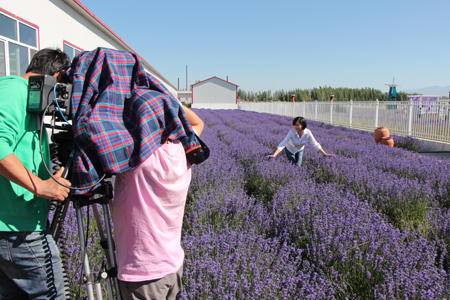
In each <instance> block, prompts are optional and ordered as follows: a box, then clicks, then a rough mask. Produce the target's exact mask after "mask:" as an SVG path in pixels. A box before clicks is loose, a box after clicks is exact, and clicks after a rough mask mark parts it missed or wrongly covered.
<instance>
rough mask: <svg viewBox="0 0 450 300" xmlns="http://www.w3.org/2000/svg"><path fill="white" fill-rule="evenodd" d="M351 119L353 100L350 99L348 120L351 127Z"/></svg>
mask: <svg viewBox="0 0 450 300" xmlns="http://www.w3.org/2000/svg"><path fill="white" fill-rule="evenodd" d="M352 121H353V100H352V99H350V116H349V120H348V123H349V126H350V128H352Z"/></svg>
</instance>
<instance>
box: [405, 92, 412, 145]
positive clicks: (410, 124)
mask: <svg viewBox="0 0 450 300" xmlns="http://www.w3.org/2000/svg"><path fill="white" fill-rule="evenodd" d="M412 121H413V102H412V101H411V100H409V106H408V131H407V133H406V135H407V136H411V135H412Z"/></svg>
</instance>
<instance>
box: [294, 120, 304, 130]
mask: <svg viewBox="0 0 450 300" xmlns="http://www.w3.org/2000/svg"><path fill="white" fill-rule="evenodd" d="M297 122H300V125H302V129H305V128H306V119H305V118H303V117H296V118H295V119H294V120H293V121H292V125H295V124H297Z"/></svg>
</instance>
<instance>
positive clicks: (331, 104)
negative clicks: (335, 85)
mask: <svg viewBox="0 0 450 300" xmlns="http://www.w3.org/2000/svg"><path fill="white" fill-rule="evenodd" d="M330 124H333V101H330Z"/></svg>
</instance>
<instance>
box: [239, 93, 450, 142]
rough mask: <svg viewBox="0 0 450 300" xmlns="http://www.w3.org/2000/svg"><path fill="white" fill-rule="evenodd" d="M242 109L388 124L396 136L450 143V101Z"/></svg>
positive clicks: (363, 125) (353, 124)
mask: <svg viewBox="0 0 450 300" xmlns="http://www.w3.org/2000/svg"><path fill="white" fill-rule="evenodd" d="M239 109H242V110H248V111H256V112H264V113H270V114H276V115H283V116H290V117H296V116H303V117H305V118H306V119H308V120H315V121H321V122H324V123H328V124H332V125H339V126H345V127H350V128H356V129H364V130H374V129H375V128H376V127H378V126H386V127H388V128H389V130H390V132H391V133H393V134H396V135H406V136H411V137H416V138H422V139H429V140H435V141H442V142H447V143H448V142H450V100H437V101H342V102H341V101H339V102H338V101H328V102H319V101H314V102H240V103H239Z"/></svg>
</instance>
